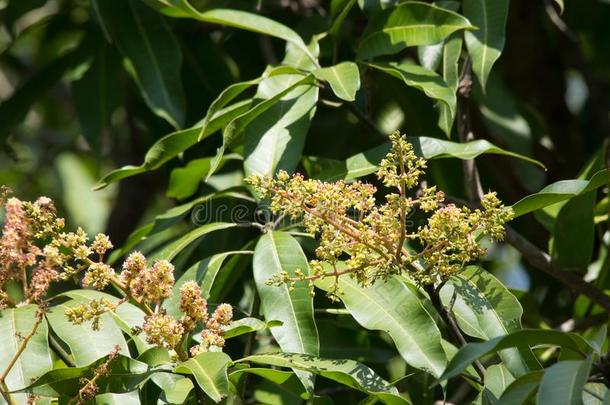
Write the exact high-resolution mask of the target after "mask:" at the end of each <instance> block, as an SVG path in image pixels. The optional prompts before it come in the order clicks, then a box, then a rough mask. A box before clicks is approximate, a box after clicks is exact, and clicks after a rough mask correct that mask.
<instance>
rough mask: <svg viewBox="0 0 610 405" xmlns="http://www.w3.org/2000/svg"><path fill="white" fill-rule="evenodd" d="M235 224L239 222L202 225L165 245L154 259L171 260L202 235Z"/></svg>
mask: <svg viewBox="0 0 610 405" xmlns="http://www.w3.org/2000/svg"><path fill="white" fill-rule="evenodd" d="M235 226H237V224H234V223H229V222H214V223H211V224H206V225H201V226H199V227H197V228H195V229H193V230H192V231H190V232H189V233H187V234H186V235H184V236H181V237H180V238H178V239H176V240H175V241H173V242H171V243H169V244H168V245H167V246H165V247H163V248H162V249H161V250H159V251H158V252H156V253H155V254H154V256H153V259H155V260H162V259H163V260H169V261H171V260H173V259H174V257H176V256H177V255H178V253H180V252H181V251H182V250H183V249H185V248H186V247H187V246H188V245H190V244H191V243H193V242H195V241H196V240H197V239H199V238H201V237H202V236H204V235H207V234H208V233H211V232H214V231H220V230H222V229H227V228H232V227H235Z"/></svg>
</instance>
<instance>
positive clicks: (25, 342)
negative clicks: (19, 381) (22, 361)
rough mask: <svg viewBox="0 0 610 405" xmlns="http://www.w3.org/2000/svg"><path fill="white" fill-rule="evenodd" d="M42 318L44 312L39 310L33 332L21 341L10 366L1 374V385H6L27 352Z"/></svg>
mask: <svg viewBox="0 0 610 405" xmlns="http://www.w3.org/2000/svg"><path fill="white" fill-rule="evenodd" d="M42 318H43V312H42V310H40V309H39V310H38V312H37V313H36V322H35V323H34V326H33V327H32V330H31V332H30V333H29V334H28V335H27V336H26V337H25V338H23V340H22V341H21V344H20V345H19V347H18V348H17V351H16V352H15V354H14V355H13V357H12V358H11V360H10V361H9V362H8V365H7V366H6V368H5V369H4V371H3V372H2V374H0V383H4V380H5V379H6V376H8V373H9V372H10V371H11V369H12V368H13V366H14V365H15V363H17V360H18V359H19V356H21V354H22V353H23V351H24V350H25V348H26V346H27V345H28V343H29V342H30V339H32V337H33V336H34V335H35V334H36V331H37V330H38V327H39V326H40V323H41V322H42Z"/></svg>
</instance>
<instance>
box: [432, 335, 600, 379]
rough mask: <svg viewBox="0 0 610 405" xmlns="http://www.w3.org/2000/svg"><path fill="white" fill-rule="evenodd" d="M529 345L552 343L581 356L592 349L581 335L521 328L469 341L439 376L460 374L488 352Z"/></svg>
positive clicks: (449, 376)
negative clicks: (485, 338) (474, 341)
mask: <svg viewBox="0 0 610 405" xmlns="http://www.w3.org/2000/svg"><path fill="white" fill-rule="evenodd" d="M530 345H552V346H559V347H561V348H562V349H566V350H570V351H572V352H574V353H576V354H577V355H580V356H581V357H583V358H584V357H586V353H589V352H591V351H592V350H593V348H592V347H591V345H590V344H589V343H588V342H587V341H586V340H584V339H583V338H582V337H580V336H578V335H576V334H573V333H566V332H559V331H555V330H538V329H523V330H520V331H517V332H513V333H511V334H508V335H505V336H498V337H497V338H494V339H491V340H488V341H487V342H481V343H469V344H467V345H466V346H464V347H462V348H461V349H460V350H459V351H458V352H457V354H456V355H455V356H454V357H453V358H452V359H451V360H450V361H449V365H447V368H446V369H445V371H444V372H443V375H442V376H440V377H439V380H441V381H442V380H446V379H449V378H452V377H455V376H456V375H458V374H460V373H461V372H462V371H464V369H465V368H466V367H467V366H468V365H470V363H472V362H473V361H475V360H476V359H478V358H480V357H481V356H485V355H487V354H490V353H495V352H497V351H500V350H503V349H507V348H510V347H523V348H527V347H529V346H530Z"/></svg>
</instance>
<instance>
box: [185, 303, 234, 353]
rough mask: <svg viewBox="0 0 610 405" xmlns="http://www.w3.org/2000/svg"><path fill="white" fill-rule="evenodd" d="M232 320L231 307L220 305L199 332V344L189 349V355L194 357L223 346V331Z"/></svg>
mask: <svg viewBox="0 0 610 405" xmlns="http://www.w3.org/2000/svg"><path fill="white" fill-rule="evenodd" d="M232 319H233V307H231V305H229V304H220V305H219V306H218V307H216V309H215V310H214V313H212V316H210V317H209V319H208V321H207V322H206V324H205V326H206V328H205V329H204V330H202V331H201V344H199V345H197V346H194V347H192V348H191V355H192V356H196V355H198V354H200V353H204V352H208V351H210V350H218V349H220V348H222V347H224V345H225V339H224V338H223V334H224V329H225V328H226V327H227V326H229V324H230V323H231V320H232Z"/></svg>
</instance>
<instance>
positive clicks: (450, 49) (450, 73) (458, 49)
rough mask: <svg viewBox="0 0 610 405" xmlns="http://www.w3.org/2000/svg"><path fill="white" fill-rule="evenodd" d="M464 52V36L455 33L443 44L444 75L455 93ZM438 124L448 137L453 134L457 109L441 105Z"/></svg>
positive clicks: (448, 85)
mask: <svg viewBox="0 0 610 405" xmlns="http://www.w3.org/2000/svg"><path fill="white" fill-rule="evenodd" d="M461 54H462V37H461V36H459V35H457V34H454V35H452V36H451V37H450V38H449V39H448V40H446V42H445V44H444V45H443V65H442V76H443V79H444V80H445V83H446V84H447V87H449V89H450V90H451V92H452V93H453V94H455V93H456V92H457V88H458V84H459V72H458V63H459V61H460V55H461ZM439 108H440V109H439V117H438V126H439V127H440V128H441V129H442V130H443V132H445V134H446V135H447V137H450V136H451V128H452V127H453V122H454V121H455V114H456V109H455V108H453V109H452V108H451V107H450V106H448V105H446V104H440V105H439Z"/></svg>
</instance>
